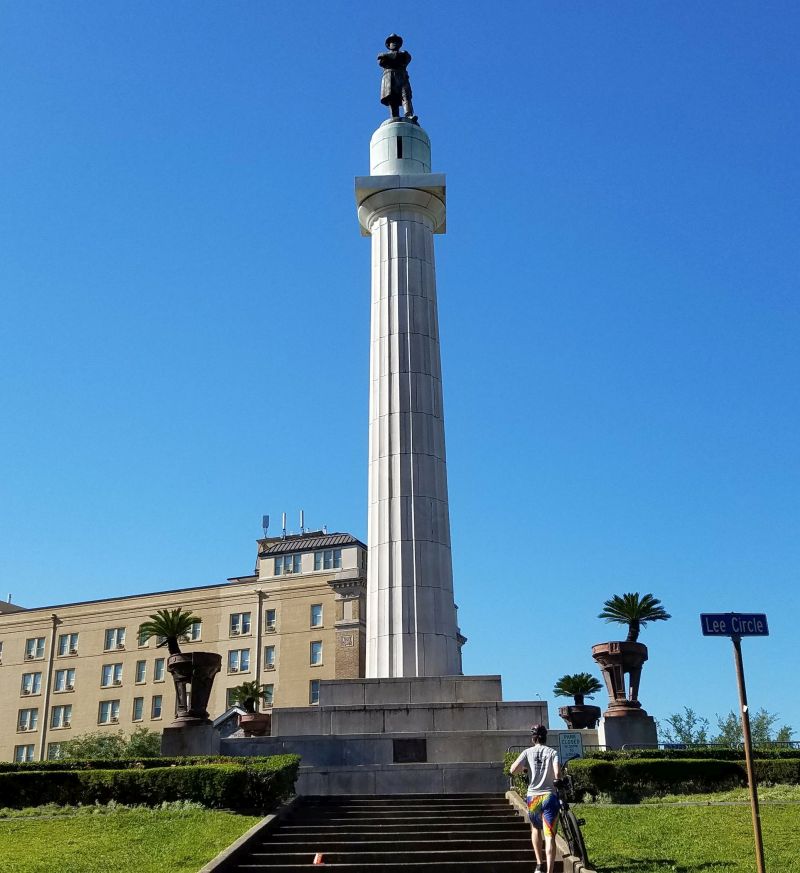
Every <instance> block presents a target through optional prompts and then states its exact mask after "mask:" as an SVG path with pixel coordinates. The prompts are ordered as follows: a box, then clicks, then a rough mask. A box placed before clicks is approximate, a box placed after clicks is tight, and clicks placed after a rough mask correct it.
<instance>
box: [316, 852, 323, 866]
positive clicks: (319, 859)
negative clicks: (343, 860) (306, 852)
mask: <svg viewBox="0 0 800 873" xmlns="http://www.w3.org/2000/svg"><path fill="white" fill-rule="evenodd" d="M314 863H315V864H324V863H325V856H324V855H323V854H322V852H317V854H316V855H314Z"/></svg>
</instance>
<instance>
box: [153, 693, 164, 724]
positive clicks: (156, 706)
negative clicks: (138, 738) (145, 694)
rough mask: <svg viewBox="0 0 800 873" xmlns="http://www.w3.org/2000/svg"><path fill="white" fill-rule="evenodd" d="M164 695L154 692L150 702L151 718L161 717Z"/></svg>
mask: <svg viewBox="0 0 800 873" xmlns="http://www.w3.org/2000/svg"><path fill="white" fill-rule="evenodd" d="M162 701H163V697H162V696H161V695H160V694H154V695H153V700H152V702H151V704H150V718H161V710H162Z"/></svg>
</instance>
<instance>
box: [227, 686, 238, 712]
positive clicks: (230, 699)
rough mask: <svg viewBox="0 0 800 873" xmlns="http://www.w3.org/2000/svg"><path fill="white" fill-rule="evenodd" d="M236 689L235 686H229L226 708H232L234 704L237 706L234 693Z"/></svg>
mask: <svg viewBox="0 0 800 873" xmlns="http://www.w3.org/2000/svg"><path fill="white" fill-rule="evenodd" d="M235 691H236V689H235V688H229V689H228V690H227V691H226V692H225V709H230V708H231V707H232V706H236V701H234V699H233V694H234V692H235Z"/></svg>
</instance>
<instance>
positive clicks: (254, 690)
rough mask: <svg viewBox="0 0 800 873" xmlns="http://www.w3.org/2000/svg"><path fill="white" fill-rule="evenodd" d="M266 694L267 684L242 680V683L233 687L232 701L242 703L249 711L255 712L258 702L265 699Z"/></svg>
mask: <svg viewBox="0 0 800 873" xmlns="http://www.w3.org/2000/svg"><path fill="white" fill-rule="evenodd" d="M266 694H267V686H266V685H259V684H258V682H242V684H241V685H237V686H236V687H235V688H232V689H231V701H232V702H233V703H241V705H242V706H243V707H244V708H245V709H246V710H247V712H255V711H256V702H257V701H258V700H265V699H266Z"/></svg>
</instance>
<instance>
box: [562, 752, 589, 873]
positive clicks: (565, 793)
mask: <svg viewBox="0 0 800 873" xmlns="http://www.w3.org/2000/svg"><path fill="white" fill-rule="evenodd" d="M568 763H569V761H567V762H565V763H564V765H563V766H562V768H561V774H562V775H561V778H560V779H556V781H555V783H554V786H555V789H556V792H557V794H558V799H559V801H560V802H561V808H560V809H559V811H558V821H559V824H560V825H561V833H562V834H563V835H564V839H565V840H566V841H567V846H569V853H570V855H573V856H574V857H576V858H577V859H578V860H579V861H581V863H583V864H585V865H586V866H589V854H588V852H587V851H586V843H585V842H584V840H583V834H582V833H581V825H584V824H586V820H585V819H582V818H578V817H577V816H576V815H575V813H574V812H573V811H572V810H571V809H570V808H569V796H570V795H574V791H573V785H572V776H570V775H569V774H568V773H567V772H566V769H567V764H568Z"/></svg>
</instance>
